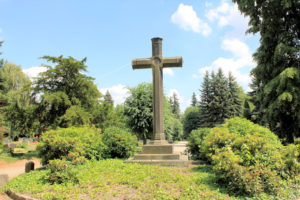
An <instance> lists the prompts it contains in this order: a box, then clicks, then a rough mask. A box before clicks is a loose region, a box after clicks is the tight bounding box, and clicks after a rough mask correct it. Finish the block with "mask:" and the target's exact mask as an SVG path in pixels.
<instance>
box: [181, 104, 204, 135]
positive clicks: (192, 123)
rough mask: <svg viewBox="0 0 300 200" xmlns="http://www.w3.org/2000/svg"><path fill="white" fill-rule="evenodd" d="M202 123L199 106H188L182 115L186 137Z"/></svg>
mask: <svg viewBox="0 0 300 200" xmlns="http://www.w3.org/2000/svg"><path fill="white" fill-rule="evenodd" d="M200 123H201V114H200V110H199V107H195V106H192V107H188V108H187V109H186V110H185V112H184V114H183V117H182V124H183V134H184V138H188V137H189V135H190V133H191V132H192V130H195V129H198V128H199V127H200V125H201V124H200Z"/></svg>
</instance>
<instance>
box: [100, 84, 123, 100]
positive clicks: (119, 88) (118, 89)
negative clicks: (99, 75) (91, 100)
mask: <svg viewBox="0 0 300 200" xmlns="http://www.w3.org/2000/svg"><path fill="white" fill-rule="evenodd" d="M99 90H100V92H101V93H102V94H103V95H104V94H105V93H106V91H107V90H108V91H109V93H110V95H111V96H112V98H113V100H114V103H115V105H117V104H122V103H124V101H125V99H126V98H127V97H128V96H129V93H128V92H129V91H128V89H127V88H126V87H125V86H124V85H122V84H118V85H114V86H112V87H110V88H101V89H99Z"/></svg>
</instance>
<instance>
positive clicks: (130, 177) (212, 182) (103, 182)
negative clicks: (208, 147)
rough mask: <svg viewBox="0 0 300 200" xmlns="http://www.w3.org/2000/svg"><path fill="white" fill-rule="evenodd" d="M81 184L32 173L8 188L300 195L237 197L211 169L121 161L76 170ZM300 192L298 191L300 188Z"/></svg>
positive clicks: (96, 193) (131, 195)
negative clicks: (218, 180)
mask: <svg viewBox="0 0 300 200" xmlns="http://www.w3.org/2000/svg"><path fill="white" fill-rule="evenodd" d="M74 170H75V171H76V174H77V176H78V178H79V184H71V183H67V184H61V185H58V184H54V185H50V184H49V183H47V182H46V181H45V176H47V173H48V172H49V171H48V169H46V170H38V171H32V172H30V173H27V174H23V175H21V176H19V177H16V178H15V179H13V180H12V181H10V182H9V183H8V185H7V186H5V188H4V190H8V189H12V190H14V191H16V192H19V193H22V194H27V195H29V196H32V197H34V198H37V199H47V200H48V199H49V200H50V199H166V200H171V199H201V200H205V199H209V200H210V199H226V200H229V199H231V200H235V199H249V200H250V199H270V200H271V199H274V200H275V199H293V197H296V196H297V195H299V196H300V192H299V191H298V192H297V190H296V189H290V188H287V189H286V190H285V193H284V194H281V196H280V197H278V196H277V197H275V196H268V195H266V194H262V195H261V196H259V197H256V198H250V197H245V196H234V195H231V194H229V193H228V192H227V190H226V189H225V188H223V187H220V186H219V185H218V184H217V183H216V176H215V174H214V173H213V172H212V170H211V167H210V166H208V165H199V166H197V167H195V168H192V169H181V168H175V167H161V166H151V165H139V164H132V163H127V164H125V163H123V161H122V160H102V161H90V162H88V163H86V164H84V165H80V166H77V167H76V168H75V169H74ZM298 189H299V188H298Z"/></svg>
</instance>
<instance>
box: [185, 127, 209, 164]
mask: <svg viewBox="0 0 300 200" xmlns="http://www.w3.org/2000/svg"><path fill="white" fill-rule="evenodd" d="M209 132H210V129H209V128H199V129H196V130H193V131H192V132H191V133H190V135H189V137H188V141H189V142H188V144H187V147H188V152H189V153H190V154H191V155H192V159H194V160H206V156H205V155H202V154H200V147H201V146H202V142H203V141H204V137H205V136H207V135H208V134H209Z"/></svg>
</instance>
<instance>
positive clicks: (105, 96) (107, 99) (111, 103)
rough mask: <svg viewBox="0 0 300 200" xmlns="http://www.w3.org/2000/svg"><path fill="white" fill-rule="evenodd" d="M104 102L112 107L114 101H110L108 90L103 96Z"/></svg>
mask: <svg viewBox="0 0 300 200" xmlns="http://www.w3.org/2000/svg"><path fill="white" fill-rule="evenodd" d="M104 101H105V102H107V103H108V104H110V105H112V106H113V105H114V100H113V99H112V96H111V94H110V93H109V91H108V90H106V93H105V95H104Z"/></svg>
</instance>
